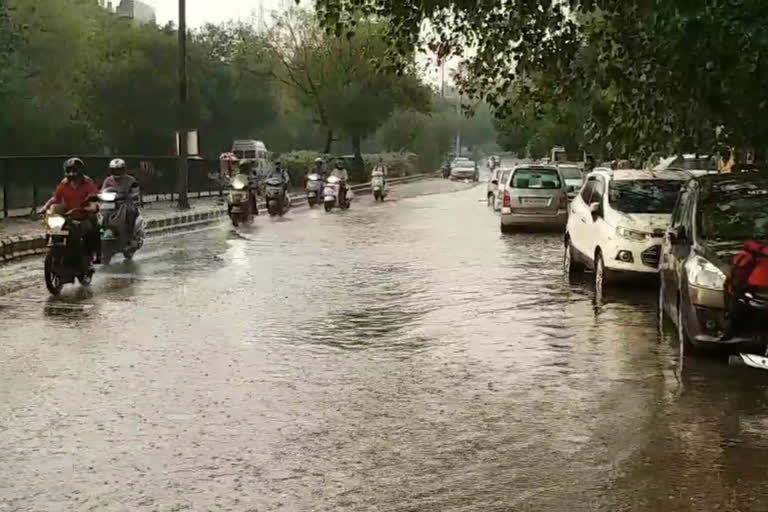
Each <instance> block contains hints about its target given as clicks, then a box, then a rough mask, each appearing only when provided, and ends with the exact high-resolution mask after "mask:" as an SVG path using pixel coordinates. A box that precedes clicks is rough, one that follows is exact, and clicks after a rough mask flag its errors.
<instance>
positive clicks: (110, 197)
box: [99, 192, 117, 203]
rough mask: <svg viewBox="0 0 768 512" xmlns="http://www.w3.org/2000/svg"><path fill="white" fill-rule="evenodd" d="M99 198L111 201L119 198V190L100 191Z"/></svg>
mask: <svg viewBox="0 0 768 512" xmlns="http://www.w3.org/2000/svg"><path fill="white" fill-rule="evenodd" d="M99 199H100V200H102V201H105V202H107V203H109V202H111V201H114V200H115V199H117V192H100V193H99Z"/></svg>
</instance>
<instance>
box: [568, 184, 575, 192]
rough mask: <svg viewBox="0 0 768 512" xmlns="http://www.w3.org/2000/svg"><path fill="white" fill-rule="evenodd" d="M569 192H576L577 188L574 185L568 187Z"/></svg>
mask: <svg viewBox="0 0 768 512" xmlns="http://www.w3.org/2000/svg"><path fill="white" fill-rule="evenodd" d="M567 191H568V192H569V193H570V192H576V187H574V186H573V185H568V189H567Z"/></svg>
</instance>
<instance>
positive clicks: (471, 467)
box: [0, 181, 768, 512]
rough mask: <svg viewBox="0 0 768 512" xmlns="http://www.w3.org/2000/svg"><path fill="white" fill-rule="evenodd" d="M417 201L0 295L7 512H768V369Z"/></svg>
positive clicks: (293, 222) (470, 212)
mask: <svg viewBox="0 0 768 512" xmlns="http://www.w3.org/2000/svg"><path fill="white" fill-rule="evenodd" d="M408 187H410V188H408V189H404V190H403V191H401V192H399V193H393V197H392V200H390V201H388V202H386V203H384V204H373V203H372V202H370V200H369V199H365V200H363V201H361V202H359V203H358V204H356V205H353V207H352V209H351V210H350V211H348V212H343V213H342V212H334V213H332V214H326V213H325V212H322V211H320V210H313V211H308V210H303V211H301V210H296V211H293V212H291V213H290V214H289V215H288V216H287V217H286V218H284V219H268V218H259V220H258V221H257V222H256V224H255V225H254V226H253V227H251V228H245V229H239V230H237V231H235V230H234V229H232V228H231V227H230V226H227V225H219V226H215V227H213V228H211V229H206V230H202V231H199V232H197V233H192V234H186V235H183V236H173V237H168V238H164V239H159V240H153V241H152V243H150V244H149V245H148V246H147V247H146V248H145V250H143V251H142V253H140V254H139V255H138V256H137V260H136V261H135V262H132V263H116V264H113V265H111V266H110V267H108V268H104V269H101V270H100V271H99V273H98V275H97V278H96V279H95V282H94V285H93V287H92V288H91V289H89V290H84V289H82V288H78V287H76V286H75V287H71V288H68V289H67V290H65V293H64V295H63V296H62V297H61V298H56V299H52V298H49V297H48V295H47V292H46V291H45V288H44V286H43V284H42V279H41V278H40V279H39V282H37V283H35V284H34V285H31V286H27V287H24V288H22V289H19V290H17V291H15V292H13V293H10V294H7V295H4V296H2V297H0V327H2V329H1V330H0V461H1V462H0V511H5V510H12V511H16V510H24V511H27V510H29V511H54V510H56V511H58V510H62V511H81V510H99V511H102V510H103V511H123V510H158V511H179V510H233V511H241V510H243V511H245V510H247V511H267V510H334V511H336V510H338V511H342V510H343V511H347V510H348V511H367V510H370V511H374V510H384V511H390V510H391V511H497V510H498V511H505V510H510V511H529V510H530V511H559V510H566V511H569V512H573V511H596V510H599V511H619V510H620V511H678V510H680V511H687V510H696V511H709V510H728V511H742V510H744V511H746V510H766V509H768V501H766V496H768V485H767V484H766V476H768V409H767V408H766V402H767V401H768V399H767V397H768V395H767V394H766V391H768V375H766V374H762V373H754V372H746V371H744V370H737V369H731V368H729V367H728V366H727V365H726V364H725V362H724V359H723V358H719V357H706V358H697V359H691V358H686V360H685V361H682V362H681V361H680V360H679V358H678V353H677V349H676V347H677V341H676V338H675V334H674V329H672V328H670V327H669V326H666V328H664V326H662V328H660V327H659V324H658V320H657V317H658V315H657V311H656V294H655V290H653V289H640V288H638V289H635V288H627V289H625V290H623V291H621V292H614V293H613V294H610V295H609V296H608V297H607V298H606V300H605V302H604V303H603V304H599V305H595V304H594V302H593V293H592V290H591V287H590V286H589V284H588V283H582V282H577V283H569V282H567V281H566V280H564V279H563V276H562V269H561V258H562V243H561V237H560V236H559V235H557V234H551V233H550V234H539V233H519V234H515V235H509V236H503V235H501V234H500V232H499V226H498V219H497V217H496V214H494V213H492V212H490V211H489V210H488V209H487V208H486V207H485V201H484V197H483V196H484V191H485V186H484V185H481V186H479V187H475V188H470V189H467V188H466V187H457V186H456V185H450V184H447V183H444V182H441V181H436V182H428V183H427V184H419V185H416V184H415V185H409V186H408ZM457 188H461V190H459V191H457V192H452V193H449V191H450V190H455V189H457ZM425 192H443V193H439V194H433V195H421V194H423V193H425ZM36 264H37V263H35V262H28V263H25V264H23V265H19V266H15V267H3V268H0V273H3V272H5V273H8V272H20V273H22V275H24V274H23V273H24V272H29V273H34V272H37V270H36V269H35V265H36ZM30 275H37V274H30ZM6 277H7V276H6ZM38 277H39V276H38ZM667 331H669V332H667Z"/></svg>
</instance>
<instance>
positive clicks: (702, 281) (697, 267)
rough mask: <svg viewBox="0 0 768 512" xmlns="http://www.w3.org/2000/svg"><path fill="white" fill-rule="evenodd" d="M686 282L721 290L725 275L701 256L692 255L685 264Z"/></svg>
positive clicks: (723, 286)
mask: <svg viewBox="0 0 768 512" xmlns="http://www.w3.org/2000/svg"><path fill="white" fill-rule="evenodd" d="M685 271H686V273H687V274H688V283H689V284H691V285H693V286H700V287H702V288H709V289H711V290H722V289H724V288H725V279H726V276H725V274H724V273H723V271H722V270H720V269H719V268H717V267H716V266H715V265H713V264H712V263H711V262H709V261H707V260H706V259H704V258H702V257H701V256H694V257H693V258H691V260H690V261H688V263H686V264H685Z"/></svg>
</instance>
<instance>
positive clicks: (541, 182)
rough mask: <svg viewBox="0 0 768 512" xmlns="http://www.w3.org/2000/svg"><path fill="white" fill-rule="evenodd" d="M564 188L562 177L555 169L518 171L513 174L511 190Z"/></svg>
mask: <svg viewBox="0 0 768 512" xmlns="http://www.w3.org/2000/svg"><path fill="white" fill-rule="evenodd" d="M560 187H562V184H561V182H560V175H559V174H558V172H557V171H556V170H555V169H535V168H531V169H516V170H515V172H514V174H512V180H511V188H531V189H558V188H560Z"/></svg>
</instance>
